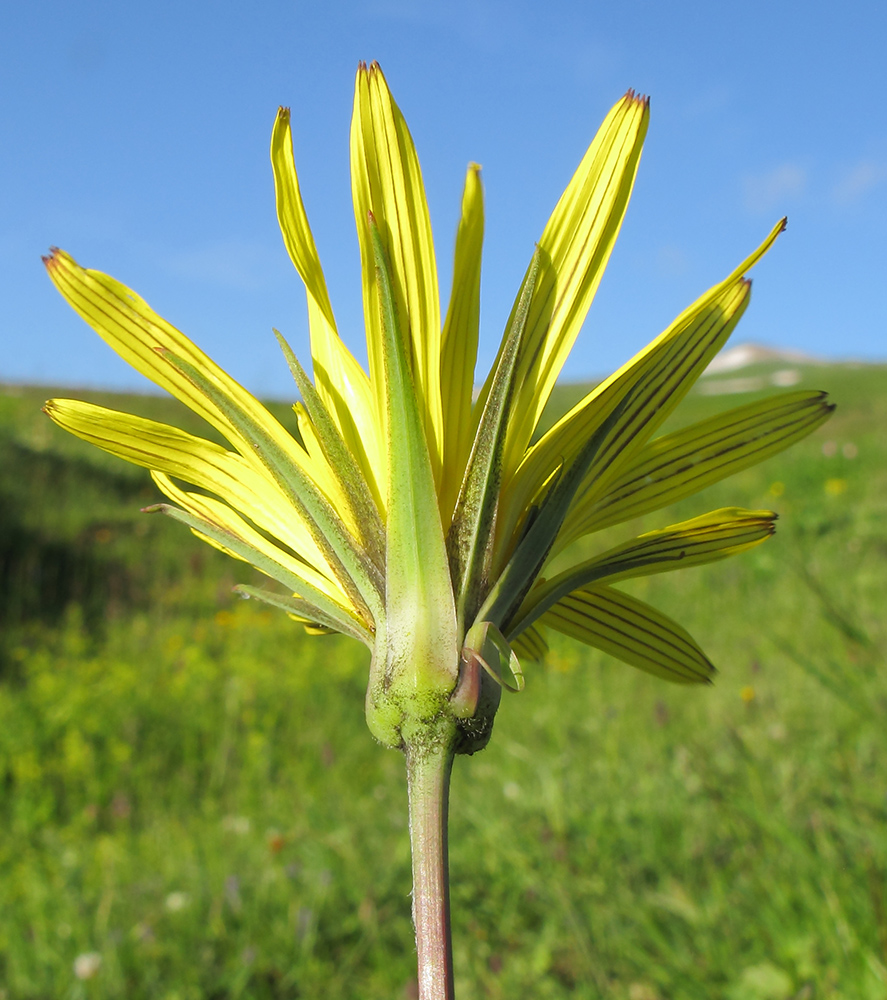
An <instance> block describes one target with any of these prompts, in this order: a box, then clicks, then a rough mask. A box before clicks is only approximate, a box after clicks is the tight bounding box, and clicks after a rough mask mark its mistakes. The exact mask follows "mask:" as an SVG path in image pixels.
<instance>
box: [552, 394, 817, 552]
mask: <svg viewBox="0 0 887 1000" xmlns="http://www.w3.org/2000/svg"><path fill="white" fill-rule="evenodd" d="M825 396H826V394H825V393H824V392H804V391H799V392H790V393H783V394H781V395H779V396H776V397H774V398H772V399H766V400H761V401H760V402H755V403H750V404H749V405H747V406H740V407H736V408H735V409H733V410H729V411H728V412H727V413H723V414H720V415H718V416H717V417H712V418H710V419H708V420H704V421H701V422H700V423H698V424H693V425H692V426H690V427H685V428H683V429H682V430H679V431H675V432H674V433H673V434H666V435H664V436H663V437H660V438H657V439H656V440H655V441H651V442H650V443H649V444H648V445H647V446H646V447H645V448H644V449H643V450H642V451H641V452H640V453H639V454H638V456H637V458H636V459H635V461H634V462H633V463H632V464H631V465H630V466H629V467H628V468H627V469H626V470H625V472H623V474H622V475H621V476H620V477H619V478H618V480H616V481H614V482H613V483H612V485H610V486H609V488H607V489H605V490H603V491H602V490H598V489H591V490H589V491H588V493H587V494H586V495H585V496H582V497H581V498H580V499H579V500H578V502H577V503H576V504H575V505H574V507H573V509H572V510H571V511H570V514H569V515H568V517H567V520H566V522H565V523H564V526H563V529H562V535H563V538H564V541H565V543H566V542H569V541H572V540H574V539H576V538H579V537H580V536H581V535H584V534H586V533H588V532H591V531H599V530H600V529H601V528H605V527H608V526H609V525H613V524H618V523H619V522H620V521H626V520H628V519H629V518H633V517H638V516H640V515H641V514H645V513H648V512H649V511H653V510H658V509H659V508H660V507H665V506H667V505H669V504H673V503H675V502H677V501H678V500H681V499H683V498H684V497H687V496H690V495H691V494H693V493H698V492H699V490H702V489H704V488H705V487H707V486H709V485H711V484H712V483H715V482H718V481H719V480H721V479H724V478H725V477H727V476H731V475H733V474H734V473H735V472H738V471H739V470H740V469H744V468H747V467H748V466H749V465H755V464H757V463H758V462H762V461H763V460H764V459H766V458H769V457H770V456H771V455H774V454H776V453H777V452H779V451H782V450H783V449H784V448H788V447H789V446H790V445H792V444H794V443H795V442H796V441H799V440H800V439H801V438H803V437H805V436H806V435H807V434H810V433H811V432H812V431H814V430H815V429H816V428H817V427H819V426H820V424H822V423H823V421H825V420H827V419H828V417H829V416H830V415H831V412H832V410H833V409H834V406H833V405H832V404H829V403H827V402H826V401H825Z"/></svg>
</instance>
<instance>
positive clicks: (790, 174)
mask: <svg viewBox="0 0 887 1000" xmlns="http://www.w3.org/2000/svg"><path fill="white" fill-rule="evenodd" d="M806 186H807V172H806V171H805V170H804V168H803V167H800V166H798V164H796V163H783V164H781V165H780V166H778V167H774V168H773V169H772V170H768V171H767V173H764V174H756V175H754V176H751V177H745V178H744V179H743V181H742V190H743V194H744V196H745V207H746V208H747V209H748V210H749V211H750V212H754V213H755V214H764V213H767V212H772V211H782V210H783V206H784V205H785V202H786V201H789V200H790V199H792V198H797V197H798V196H799V195H801V194H803V192H804V188H805V187H806Z"/></svg>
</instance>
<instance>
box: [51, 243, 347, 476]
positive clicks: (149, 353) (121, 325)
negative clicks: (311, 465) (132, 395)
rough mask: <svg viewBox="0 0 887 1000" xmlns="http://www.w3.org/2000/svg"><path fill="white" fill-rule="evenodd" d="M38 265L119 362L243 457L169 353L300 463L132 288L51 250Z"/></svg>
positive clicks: (244, 395)
mask: <svg viewBox="0 0 887 1000" xmlns="http://www.w3.org/2000/svg"><path fill="white" fill-rule="evenodd" d="M44 263H45V264H46V270H47V272H48V273H49V276H50V278H51V279H52V281H53V283H54V284H55V286H56V288H58V290H59V291H60V292H61V293H62V295H63V296H64V298H65V299H66V300H67V302H68V304H69V305H70V306H71V307H72V308H73V309H74V310H75V312H77V313H78V314H79V315H80V316H81V317H82V318H83V319H84V320H86V322H87V323H89V325H90V326H91V327H92V328H93V329H94V330H95V332H96V333H97V334H98V335H99V336H100V337H101V338H102V339H103V340H104V341H105V342H106V343H107V344H109V345H110V346H111V347H112V348H113V349H114V350H115V351H116V352H117V353H118V354H119V355H120V356H121V357H122V358H123V360H124V361H126V362H127V363H128V364H130V365H132V367H133V368H135V369H136V370H137V371H139V372H141V373H142V374H143V375H145V376H146V377H147V378H149V379H151V381H152V382H154V383H155V384H156V385H159V386H160V387H161V388H162V389H166V390H167V392H170V393H171V394H172V395H173V396H175V397H176V398H177V399H179V400H181V401H182V402H183V403H185V404H186V405H187V406H189V407H190V408H191V409H192V410H194V412H195V413H197V414H199V415H200V416H201V417H203V418H204V420H206V421H207V422H208V423H210V424H212V426H213V427H215V428H216V429H217V430H219V431H220V432H221V433H222V434H224V435H225V437H227V438H228V440H229V441H230V442H231V443H232V444H233V445H234V447H235V448H236V449H237V450H238V451H239V452H240V453H241V454H242V455H243V456H244V457H246V458H247V459H249V460H252V459H253V456H254V449H253V448H252V446H251V445H250V443H249V442H248V441H247V440H246V439H245V438H244V437H243V435H242V434H241V432H240V431H239V430H238V429H237V427H236V426H235V425H234V424H233V423H232V422H231V420H230V419H229V417H228V416H227V415H226V414H225V413H224V412H223V411H222V410H221V409H220V408H219V407H218V405H216V404H215V403H214V402H213V401H212V400H211V399H209V398H208V397H207V396H206V395H205V394H204V393H203V392H201V391H200V390H199V389H198V388H197V386H195V385H194V383H193V382H192V381H191V380H190V379H189V378H188V377H187V376H186V375H185V374H184V373H183V372H182V371H181V370H179V369H177V368H176V366H175V365H174V364H172V363H171V362H170V361H169V356H170V355H172V356H175V357H177V358H181V359H182V360H183V361H185V362H186V363H187V364H189V365H191V366H192V367H193V368H194V369H196V370H199V371H201V372H203V374H204V377H205V378H206V379H207V380H208V381H209V382H211V383H213V385H215V386H216V387H217V389H218V392H219V393H220V395H222V396H224V397H225V398H227V399H230V400H231V401H232V402H233V403H234V404H235V405H236V406H237V407H238V409H240V410H242V411H243V412H245V413H248V414H249V415H250V418H251V419H252V420H253V421H255V422H256V423H258V424H261V425H262V426H263V427H264V428H265V432H266V433H267V435H268V436H269V437H270V438H271V439H273V440H274V442H275V444H276V445H277V447H279V448H281V449H282V450H283V451H285V452H286V453H287V454H288V455H289V456H290V458H291V459H292V460H293V461H294V462H299V461H302V462H304V461H305V458H306V454H305V451H304V449H302V448H301V447H300V446H299V444H298V443H297V442H296V441H295V440H294V439H293V438H292V436H291V435H290V434H289V433H288V432H287V431H286V429H285V428H284V427H282V426H281V424H280V423H279V422H278V421H277V420H276V419H275V418H274V417H273V416H272V415H271V414H270V413H269V412H268V411H267V410H266V409H265V407H264V406H262V404H261V403H260V402H259V401H258V400H257V399H256V398H255V397H254V396H252V395H251V394H250V393H248V392H247V391H246V389H244V388H243V386H241V385H240V384H239V383H237V382H235V381H234V379H233V378H231V376H230V375H228V374H227V373H226V372H224V371H223V370H222V369H221V368H219V366H218V365H217V364H216V363H215V362H214V361H212V360H211V359H210V358H209V357H207V355H206V354H204V353H203V351H201V350H200V349H199V348H198V347H196V346H195V345H194V344H193V343H191V341H190V340H189V339H188V338H187V337H186V336H185V335H184V334H183V333H180V332H179V331H178V330H177V329H176V328H175V327H174V326H172V325H171V324H170V323H167V321H166V320H165V319H163V318H161V317H160V316H158V315H157V313H155V312H154V310H153V309H151V307H150V306H149V305H148V304H147V302H145V300H144V299H142V298H141V297H140V296H138V295H136V293H135V292H134V291H132V289H130V288H127V287H126V285H123V284H121V283H120V282H119V281H116V280H115V279H114V278H111V277H109V276H108V275H107V274H102V273H101V272H100V271H91V270H87V269H85V268H82V267H80V266H79V264H77V262H76V261H75V260H74V259H73V258H72V257H71V256H69V255H68V254H66V253H65V252H64V251H63V250H53V252H52V255H51V256H50V257H47V258H44ZM164 352H166V354H164ZM300 452H301V454H300ZM309 474H310V475H311V476H312V478H316V479H317V480H319V481H320V482H321V483H323V482H324V480H325V479H328V475H327V474H326V473H324V471H323V469H322V468H316V469H312V470H310V472H309Z"/></svg>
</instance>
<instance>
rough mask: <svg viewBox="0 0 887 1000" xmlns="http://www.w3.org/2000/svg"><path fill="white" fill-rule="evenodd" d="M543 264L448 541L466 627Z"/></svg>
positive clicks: (496, 380)
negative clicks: (517, 372)
mask: <svg viewBox="0 0 887 1000" xmlns="http://www.w3.org/2000/svg"><path fill="white" fill-rule="evenodd" d="M539 260H540V255H539V250H538V249H537V250H536V253H535V254H534V255H533V260H532V263H531V264H530V268H529V271H528V272H527V276H526V278H525V279H524V283H523V286H522V287H521V292H520V296H519V298H518V302H517V306H516V308H515V310H514V313H513V314H512V318H511V323H510V325H509V328H508V330H507V331H506V335H505V342H504V344H503V347H502V350H501V351H500V353H499V359H498V363H497V365H496V370H495V372H494V373H493V378H492V383H491V385H490V391H489V394H488V395H487V399H486V402H485V404H484V408H483V413H482V414H481V417H480V422H479V424H478V429H477V434H476V436H475V439H474V445H473V447H472V449H471V455H470V457H469V459H468V466H467V468H466V470H465V476H464V478H463V480H462V488H461V490H460V491H459V498H458V500H457V501H456V508H455V512H454V514H453V523H452V526H451V528H450V532H449V536H448V538H447V547H448V549H449V553H450V566H451V570H452V578H453V581H454V584H455V590H456V612H457V619H458V621H459V623H460V626H461V624H462V623H464V622H465V620H466V619H467V618H471V617H472V616H473V615H474V614H475V613H476V611H477V604H476V602H477V598H478V592H479V590H480V587H481V585H482V582H483V580H484V578H485V576H486V571H487V569H488V565H489V557H490V554H491V551H492V544H493V528H494V524H495V519H496V505H497V503H498V500H499V485H500V481H501V476H502V455H503V452H504V449H505V439H506V434H507V431H508V421H509V417H510V415H511V402H512V398H513V394H514V376H515V372H516V370H517V363H518V359H519V358H520V348H521V344H522V343H523V339H524V333H525V331H526V326H527V315H528V313H529V308H530V302H531V300H532V297H533V291H534V289H535V287H536V276H537V274H538V273H539Z"/></svg>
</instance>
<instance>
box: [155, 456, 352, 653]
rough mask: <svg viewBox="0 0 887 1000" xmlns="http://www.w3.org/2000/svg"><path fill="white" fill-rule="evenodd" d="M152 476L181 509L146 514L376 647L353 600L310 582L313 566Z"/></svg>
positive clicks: (203, 499) (202, 499)
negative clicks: (183, 530) (171, 523)
mask: <svg viewBox="0 0 887 1000" xmlns="http://www.w3.org/2000/svg"><path fill="white" fill-rule="evenodd" d="M151 475H152V478H153V479H154V481H155V482H156V483H157V485H158V486H159V487H160V489H161V490H162V491H163V492H164V493H165V494H166V495H167V496H168V497H169V498H170V499H171V500H172V501H173V502H174V503H177V504H179V506H178V507H173V506H171V505H170V504H157V505H155V506H153V507H148V508H146V510H147V511H149V512H151V511H158V512H160V513H163V514H166V515H167V516H169V517H172V518H173V519H175V520H177V521H181V522H182V523H183V524H186V525H187V526H188V527H189V528H190V529H191V530H192V531H193V532H194V534H195V535H197V536H198V537H199V538H202V539H203V540H204V541H205V542H209V544H210V545H213V546H215V547H216V548H218V549H221V550H222V551H223V552H225V553H227V554H228V555H231V556H234V557H235V558H236V559H242V560H243V561H244V562H248V563H250V564H251V565H252V566H255V567H256V569H258V570H260V571H261V572H262V573H265V574H266V575H267V576H269V577H271V579H273V580H277V581H278V583H281V584H283V586H285V587H287V588H289V589H290V590H292V591H294V592H296V593H297V594H298V595H299V596H300V597H301V598H302V599H304V600H307V601H309V602H310V603H311V604H312V605H313V606H314V607H316V608H317V609H319V611H320V612H321V613H322V614H324V615H325V616H326V617H327V618H328V619H330V620H332V621H336V622H337V623H338V626H337V630H338V631H340V632H344V633H345V634H346V635H357V637H358V638H360V639H361V640H362V641H363V642H365V643H367V645H369V644H370V643H371V635H372V629H371V627H370V622H368V621H367V620H366V619H365V618H361V617H360V615H359V613H358V611H356V610H354V609H352V608H351V607H347V606H346V603H345V602H347V601H348V598H347V597H345V596H344V595H341V593H340V594H339V595H336V596H331V595H330V594H329V593H328V592H326V591H325V590H323V589H321V588H319V587H317V586H314V585H313V584H312V583H311V582H309V580H310V576H311V575H310V572H306V569H308V570H309V571H310V567H305V566H304V565H303V564H302V563H300V562H299V560H297V559H294V558H293V557H292V556H291V555H290V554H289V553H287V552H284V551H283V550H282V549H281V548H280V547H279V546H276V545H274V544H273V543H272V542H269V541H268V539H266V538H265V537H264V536H263V535H261V534H260V533H259V532H258V531H256V530H255V528H253V527H251V526H250V525H249V524H247V523H246V521H244V519H243V518H242V517H240V516H239V515H238V514H237V513H236V512H235V511H233V510H232V509H231V508H230V507H229V506H228V505H227V504H224V503H222V502H221V501H219V500H216V499H214V498H213V497H207V496H203V495H202V494H199V493H190V492H187V491H185V490H182V489H179V487H178V486H176V485H175V484H174V483H173V482H172V481H171V480H170V479H169V477H168V476H165V475H163V473H159V472H152V474H151Z"/></svg>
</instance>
